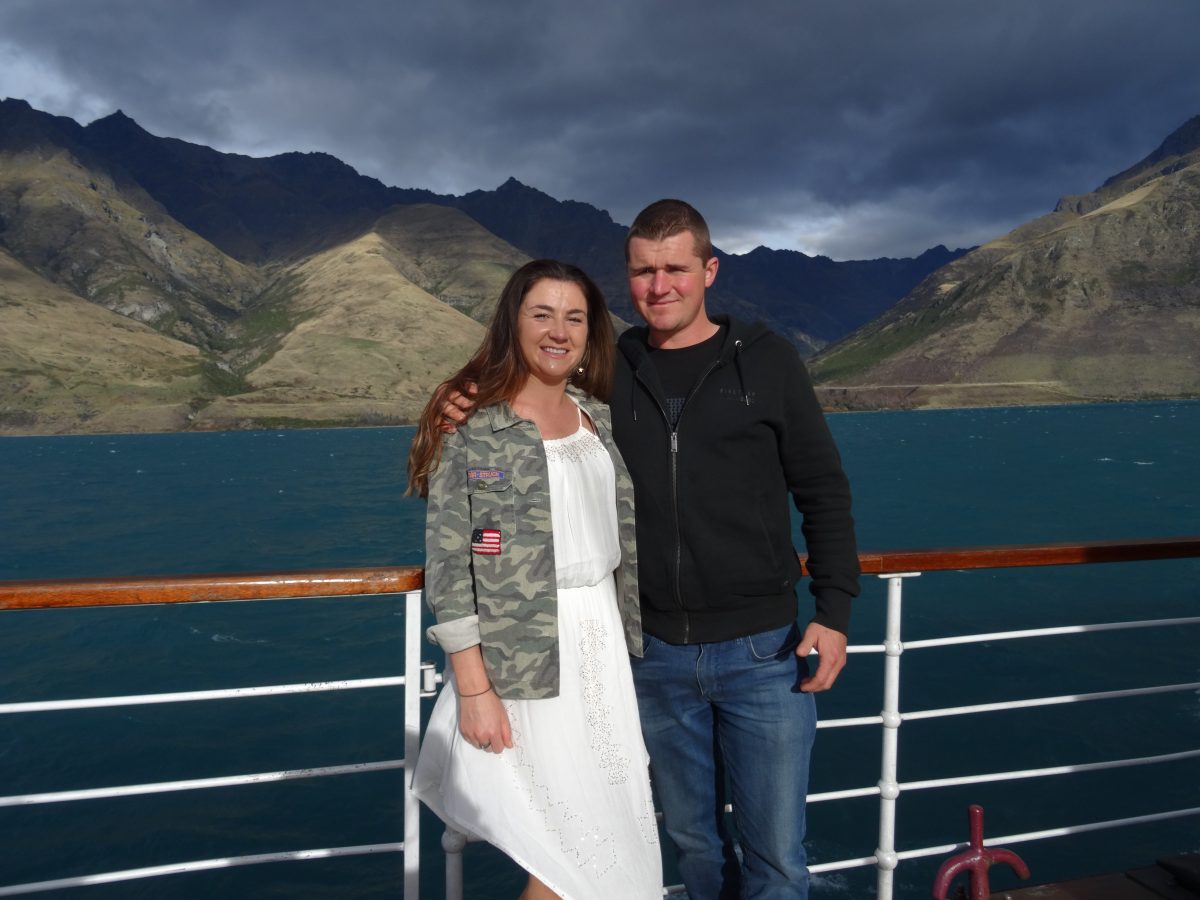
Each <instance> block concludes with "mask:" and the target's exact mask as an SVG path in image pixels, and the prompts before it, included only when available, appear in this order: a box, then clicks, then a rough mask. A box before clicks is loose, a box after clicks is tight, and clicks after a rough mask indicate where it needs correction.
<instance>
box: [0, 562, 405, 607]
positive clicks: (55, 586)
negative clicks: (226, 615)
mask: <svg viewBox="0 0 1200 900" xmlns="http://www.w3.org/2000/svg"><path fill="white" fill-rule="evenodd" d="M424 582H425V574H424V571H423V570H422V569H421V568H420V566H382V567H376V568H364V569H314V570H311V571H295V572H260V573H237V574H230V575H178V576H146V577H140V578H71V579H65V580H61V581H0V610H3V609H52V608H61V607H73V606H129V605H137V604H143V603H193V602H216V601H222V600H284V599H295V598H300V597H347V596H356V595H363V594H403V593H407V592H408V591H419V590H421V587H422V585H423V584H424Z"/></svg>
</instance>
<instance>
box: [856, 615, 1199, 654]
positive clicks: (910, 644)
mask: <svg viewBox="0 0 1200 900" xmlns="http://www.w3.org/2000/svg"><path fill="white" fill-rule="evenodd" d="M1168 625H1171V626H1174V625H1200V616H1189V617H1186V618H1177V619H1143V620H1140V621H1137V622H1103V623H1097V624H1094V625H1059V626H1056V627H1053V628H1026V629H1024V630H1021V631H993V632H990V633H988V634H962V635H956V636H955V637H946V638H924V639H922V640H917V641H904V642H903V643H902V644H901V647H902V648H903V649H905V650H921V649H924V648H926V647H949V646H951V645H954V644H980V643H983V642H985V641H1008V640H1014V639H1018V638H1033V637H1050V636H1052V635H1064V634H1089V633H1092V632H1099V631H1124V630H1125V629H1131V628H1156V627H1166V626H1168ZM886 650H887V647H885V646H884V645H883V644H851V645H850V646H848V647H847V648H846V652H847V653H883V652H885V651H886Z"/></svg>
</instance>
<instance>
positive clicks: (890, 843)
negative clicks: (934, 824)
mask: <svg viewBox="0 0 1200 900" xmlns="http://www.w3.org/2000/svg"><path fill="white" fill-rule="evenodd" d="M918 575H920V573H919V572H905V573H896V574H884V575H880V577H881V578H884V579H886V580H887V583H888V595H887V619H886V625H885V637H884V641H883V643H882V644H881V645H864V646H851V647H849V648H848V651H849V652H851V653H880V652H882V653H884V654H886V661H885V666H884V686H883V698H884V702H883V710H882V712H881V713H880V715H878V716H863V717H858V718H845V719H833V720H829V721H825V722H821V723H819V724H818V726H817V727H818V728H840V727H850V726H861V725H881V726H882V727H883V738H882V741H883V747H882V761H881V765H880V778H879V783H878V784H877V785H875V786H871V787H864V788H854V789H850V790H844V791H829V792H825V793H822V794H814V795H812V796H810V797H809V802H810V803H817V802H822V801H829V800H836V799H844V798H849V797H864V796H873V795H877V796H878V797H879V804H880V810H879V846H878V848H877V849H876V850H875V852H874V853H873V854H871V855H869V856H863V857H858V858H854V859H845V860H837V861H832V862H827V863H818V864H816V865H813V866H811V867H810V871H811V872H813V873H823V872H835V871H841V870H846V869H852V868H859V867H863V866H871V865H874V866H875V867H876V869H877V887H876V890H877V896H878V898H879V900H892V896H893V891H894V873H895V870H896V868H897V866H898V865H899V864H900V862H902V861H904V860H909V859H918V858H923V857H930V856H940V855H945V854H949V853H954V852H956V851H959V850H962V849H963V848H965V847H966V846H967V844H966V843H965V842H963V843H957V844H941V845H937V846H932V847H923V848H918V849H911V850H903V851H898V850H897V849H896V844H895V840H896V801H897V799H898V798H899V797H900V795H901V794H902V793H903V792H906V791H916V790H928V789H931V788H941V787H950V786H961V785H970V784H984V783H990V782H997V781H1011V780H1018V779H1026V778H1042V777H1047V776H1052V775H1065V774H1079V773H1084V772H1093V771H1099V770H1102V769H1115V768H1125V767H1130V766H1141V765H1156V764H1161V763H1167V762H1176V761H1179V760H1183V759H1193V758H1197V757H1200V749H1195V750H1186V751H1182V752H1178V753H1165V754H1158V755H1155V756H1145V757H1138V758H1132V759H1121V760H1109V761H1105V762H1099V763H1078V764H1073V765H1065V766H1050V767H1043V768H1037V769H1024V770H1019V771H1009V772H991V773H985V774H979V775H969V776H960V777H955V778H938V779H928V780H924V781H912V782H900V781H898V780H897V758H898V749H899V729H900V725H901V724H903V723H904V722H907V721H916V720H920V719H933V718H944V717H947V716H959V715H970V714H975V713H984V712H994V711H999V710H1010V709H1029V708H1033V707H1040V706H1049V705H1058V704H1064V703H1080V702H1086V701H1093V700H1107V699H1115V698H1119V697H1135V696H1146V695H1151V694H1161V693H1170V692H1179V691H1195V690H1200V682H1188V683H1182V684H1169V685H1158V686H1154V687H1147V688H1135V689H1129V690H1118V691H1100V692H1095V693H1088V694H1071V695H1065V696H1057V697H1038V698H1031V699H1024V700H1009V701H1003V702H997V703H979V704H973V705H969V706H957V707H947V708H942V709H928V710H917V711H911V712H901V710H900V706H899V696H900V657H901V655H902V654H903V653H904V652H905V651H906V650H914V649H926V648H930V647H946V646H952V645H961V644H977V643H983V642H985V641H989V642H990V641H997V640H1013V639H1025V638H1035V637H1046V636H1050V635H1065V634H1080V633H1093V632H1102V631H1119V630H1128V629H1138V628H1150V627H1167V626H1181V625H1184V626H1186V625H1200V617H1185V618H1170V619H1157V620H1143V621H1136V622H1112V623H1104V624H1096V625H1070V626H1062V627H1055V628H1033V629H1027V630H1022V631H1006V632H993V633H989V634H975V635H957V636H952V637H945V638H932V639H927V640H920V641H909V642H905V641H902V640H901V611H902V605H903V584H904V580H905V579H906V578H913V577H916V576H918ZM1198 814H1200V807H1193V808H1185V809H1176V810H1167V811H1164V812H1160V813H1155V814H1151V815H1144V816H1130V817H1126V818H1118V819H1109V820H1106V821H1103V822H1089V823H1083V824H1075V825H1065V826H1061V827H1058V828H1050V829H1044V830H1041V831H1032V832H1026V833H1022V834H1011V835H1001V836H996V837H992V838H988V839H986V840H985V841H984V844H985V845H986V846H999V845H1001V844H1017V843H1023V842H1027V841H1034V840H1043V839H1047V838H1053V837H1062V836H1066V835H1071V834H1083V833H1086V832H1092V831H1099V830H1104V829H1109V828H1117V827H1120V826H1127V825H1136V824H1144V823H1148V822H1156V821H1165V820H1169V819H1176V818H1183V817H1187V816H1195V815H1198Z"/></svg>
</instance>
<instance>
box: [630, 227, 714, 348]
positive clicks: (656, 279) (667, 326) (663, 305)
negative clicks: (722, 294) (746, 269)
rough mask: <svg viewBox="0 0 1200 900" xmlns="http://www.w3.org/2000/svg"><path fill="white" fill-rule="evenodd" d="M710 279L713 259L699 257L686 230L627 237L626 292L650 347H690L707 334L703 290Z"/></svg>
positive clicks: (711, 279)
mask: <svg viewBox="0 0 1200 900" xmlns="http://www.w3.org/2000/svg"><path fill="white" fill-rule="evenodd" d="M716 277H717V258H716V257H715V256H714V257H713V258H712V259H709V260H703V259H701V258H700V257H699V256H698V255H697V253H696V243H695V240H694V239H693V238H692V235H691V232H688V231H683V232H680V233H679V234H675V235H672V236H671V237H669V238H665V239H664V240H661V241H652V240H648V239H646V238H638V237H635V238H633V239H631V240H630V241H629V296H630V297H631V298H632V300H633V305H634V308H635V309H637V311H638V313H639V315H641V317H642V318H643V319H645V320H646V324H647V325H648V326H650V341H651V343H653V344H654V346H656V347H667V348H679V347H690V346H691V345H692V344H697V343H699V342H700V341H702V340H704V339H705V338H708V337H710V336H711V327H710V326H711V323H710V322H709V318H708V313H707V312H706V311H705V308H704V291H705V289H706V288H708V287H710V286H711V285H712V283H713V280H714V279H715V278H716Z"/></svg>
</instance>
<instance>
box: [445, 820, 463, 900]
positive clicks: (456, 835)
mask: <svg viewBox="0 0 1200 900" xmlns="http://www.w3.org/2000/svg"><path fill="white" fill-rule="evenodd" d="M466 846H467V836H466V835H465V834H463V833H462V832H461V831H455V830H454V829H453V828H451V827H449V826H446V830H445V831H444V832H442V849H443V850H444V851H445V852H446V900H462V898H463V849H464V848H465V847H466Z"/></svg>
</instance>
